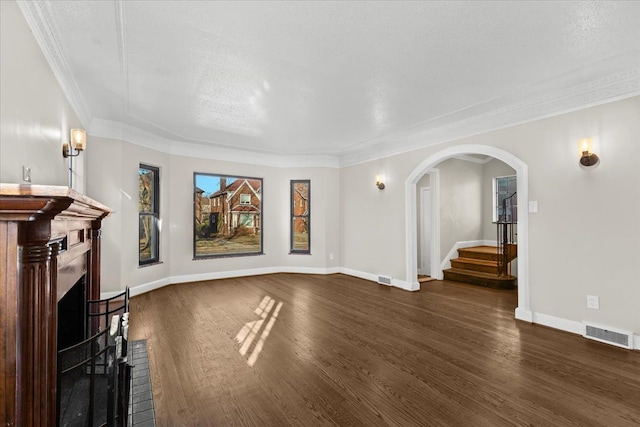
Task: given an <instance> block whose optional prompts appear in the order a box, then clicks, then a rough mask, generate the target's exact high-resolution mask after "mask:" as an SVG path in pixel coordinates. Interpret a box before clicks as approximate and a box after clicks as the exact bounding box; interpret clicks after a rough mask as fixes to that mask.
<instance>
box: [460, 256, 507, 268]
mask: <svg viewBox="0 0 640 427" xmlns="http://www.w3.org/2000/svg"><path fill="white" fill-rule="evenodd" d="M451 261H452V262H453V261H458V262H464V263H467V264H477V265H486V266H487V267H497V266H498V262H497V261H492V260H488V259H479V258H465V257H458V258H454V259H452V260H451Z"/></svg>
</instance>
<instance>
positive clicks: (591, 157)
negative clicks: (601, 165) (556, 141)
mask: <svg viewBox="0 0 640 427" xmlns="http://www.w3.org/2000/svg"><path fill="white" fill-rule="evenodd" d="M578 153H579V155H580V164H581V165H582V166H593V165H595V164H596V163H598V161H599V160H600V159H599V158H598V156H597V155H596V154H595V153H594V152H593V140H592V139H591V138H582V139H580V140H578Z"/></svg>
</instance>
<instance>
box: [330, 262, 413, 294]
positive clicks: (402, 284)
mask: <svg viewBox="0 0 640 427" xmlns="http://www.w3.org/2000/svg"><path fill="white" fill-rule="evenodd" d="M340 273H342V274H346V275H347V276H353V277H358V278H360V279H364V280H369V281H371V282H376V283H378V275H377V274H373V273H366V272H364V271H359V270H353V269H351V268H345V267H341V268H340ZM391 286H393V287H395V288H400V289H404V290H405V291H411V292H415V291H419V290H420V283H419V282H414V283H410V282H407V281H405V280H399V279H394V278H392V279H391Z"/></svg>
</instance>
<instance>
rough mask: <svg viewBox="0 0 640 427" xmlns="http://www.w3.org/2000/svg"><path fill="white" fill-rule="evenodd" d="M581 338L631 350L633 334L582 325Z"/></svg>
mask: <svg viewBox="0 0 640 427" xmlns="http://www.w3.org/2000/svg"><path fill="white" fill-rule="evenodd" d="M583 336H584V337H585V338H589V339H592V340H596V341H600V342H603V343H606V344H611V345H615V346H618V347H622V348H627V349H633V333H631V332H629V331H622V330H620V329H612V328H608V327H603V326H599V325H594V324H588V323H584V334H583Z"/></svg>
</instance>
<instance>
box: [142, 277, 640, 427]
mask: <svg viewBox="0 0 640 427" xmlns="http://www.w3.org/2000/svg"><path fill="white" fill-rule="evenodd" d="M516 298H517V295H516V291H501V290H493V289H485V288H480V287H476V286H472V285H464V284H456V283H453V282H442V281H432V282H428V283H423V284H422V291H420V292H414V293H411V292H406V291H402V290H399V289H395V288H388V287H384V286H381V285H377V284H375V283H372V282H368V281H364V280H360V279H356V278H353V277H349V276H344V275H339V274H336V275H330V276H309V275H300V274H275V275H268V276H258V277H251V278H237V279H227V280H216V281H210V282H198V283H190V284H183V285H173V286H168V287H165V288H162V289H158V290H156V291H153V292H150V293H147V294H143V295H140V296H137V297H134V298H132V300H131V328H132V330H131V336H130V338H131V339H132V340H138V339H146V340H147V347H148V354H149V366H150V370H151V379H152V388H153V396H154V399H155V411H156V422H157V425H158V426H181V425H185V426H228V425H259V426H287V425H296V426H317V425H340V426H377V425H397V426H420V425H424V426H502V425H505V426H511V425H535V426H571V425H574V426H638V425H640V352H638V351H629V350H624V349H619V348H616V347H612V346H609V345H606V344H601V343H597V342H593V341H590V340H587V339H584V338H582V337H580V336H577V335H573V334H569V333H565V332H561V331H556V330H552V329H548V328H545V327H542V326H537V325H532V324H528V323H524V322H520V321H516V320H514V315H513V313H514V309H515V307H516V303H517V299H516Z"/></svg>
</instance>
